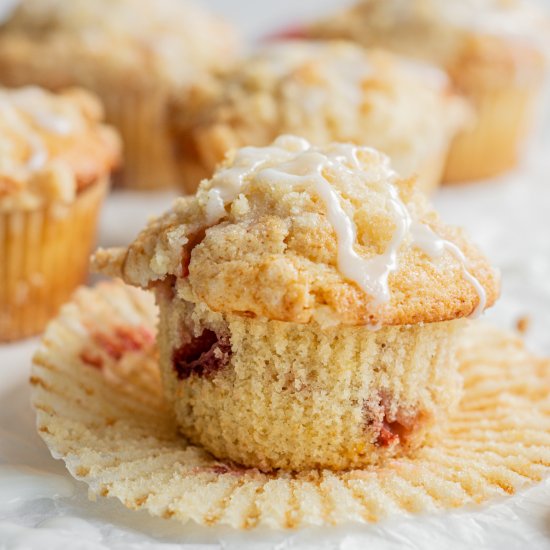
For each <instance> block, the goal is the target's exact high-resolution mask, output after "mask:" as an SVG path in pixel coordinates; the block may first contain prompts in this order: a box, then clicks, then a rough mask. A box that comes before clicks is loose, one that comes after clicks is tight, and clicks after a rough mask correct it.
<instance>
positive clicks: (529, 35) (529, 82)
mask: <svg viewBox="0 0 550 550" xmlns="http://www.w3.org/2000/svg"><path fill="white" fill-rule="evenodd" d="M306 34H308V35H310V36H315V37H321V38H349V39H353V40H355V41H357V42H359V43H361V44H363V45H365V46H368V47H372V46H379V47H384V48H388V49H390V50H392V51H395V52H398V53H402V54H404V55H409V56H413V57H417V58H420V59H423V60H428V61H430V62H433V63H436V64H438V65H439V66H441V67H442V68H444V69H445V70H446V71H447V72H448V73H449V75H450V76H451V79H452V81H453V84H454V85H455V87H456V88H457V90H458V91H460V92H462V93H463V94H464V95H465V96H466V97H467V98H468V99H470V101H471V103H472V105H473V106H474V108H475V110H476V118H475V120H474V122H473V124H472V125H471V126H470V127H469V128H467V129H466V130H465V131H464V132H462V133H461V134H460V135H459V136H458V137H457V138H456V139H455V141H454V143H453V146H452V148H451V152H450V156H449V159H448V161H447V167H446V171H445V180H446V181H467V180H472V179H478V178H484V177H490V176H494V175H497V174H499V173H500V172H502V171H504V170H507V169H509V168H511V167H513V166H514V165H515V164H516V163H517V161H518V155H519V153H520V151H521V145H522V143H523V141H524V137H525V134H526V130H527V129H528V127H529V126H530V123H531V121H532V117H533V110H534V103H535V100H536V98H537V95H538V92H539V89H540V87H541V84H542V82H543V78H544V72H545V64H546V61H547V60H546V59H545V55H546V54H547V52H548V50H549V48H550V42H549V40H548V37H549V36H550V22H549V18H548V13H547V12H544V11H543V10H542V9H539V8H537V6H536V5H535V4H534V3H532V2H531V1H529V0H469V1H464V0H444V1H443V0H406V1H403V0H363V1H362V2H359V3H358V4H357V5H356V6H354V7H352V8H350V9H348V10H347V11H345V12H342V13H340V14H337V15H335V16H334V17H331V18H330V19H327V20H325V21H322V22H320V23H318V24H316V25H314V26H313V27H311V28H310V29H309V30H308V31H307V33H306Z"/></svg>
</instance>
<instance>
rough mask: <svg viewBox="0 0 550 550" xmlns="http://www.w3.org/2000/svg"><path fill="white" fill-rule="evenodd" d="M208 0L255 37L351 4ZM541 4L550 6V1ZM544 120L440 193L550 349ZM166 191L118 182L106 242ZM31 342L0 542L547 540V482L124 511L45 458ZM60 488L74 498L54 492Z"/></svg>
mask: <svg viewBox="0 0 550 550" xmlns="http://www.w3.org/2000/svg"><path fill="white" fill-rule="evenodd" d="M0 3H1V0H0ZM203 3H204V4H207V5H209V6H211V7H212V8H214V9H216V10H217V11H219V12H220V13H222V14H225V15H226V16H227V17H229V18H230V19H232V20H233V21H234V22H235V23H236V24H238V25H239V26H240V27H241V28H242V29H243V30H244V32H245V33H246V34H247V36H248V37H250V38H252V39H255V38H258V37H260V36H262V35H264V34H265V33H266V32H267V31H270V30H277V29H281V28H283V27H285V26H286V25H287V24H288V23H289V22H290V24H293V23H299V22H300V21H302V20H304V19H307V17H308V16H310V15H311V14H312V13H314V14H316V15H317V14H319V13H320V12H323V11H328V10H329V9H330V8H331V7H332V6H334V5H339V6H341V5H344V4H346V2H345V1H340V2H337V1H334V0H301V1H299V2H298V1H296V0H295V1H292V0H277V1H274V2H259V1H254V0H238V1H237V0H234V1H228V0H203ZM347 3H349V2H347ZM546 3H547V4H548V5H550V1H546ZM538 122H539V132H538V135H537V139H535V140H533V143H531V144H530V147H529V150H528V152H527V155H526V159H525V162H524V164H523V165H522V166H521V167H520V168H519V169H518V170H517V171H515V172H514V173H511V174H508V175H506V176H504V177H502V178H499V179H498V180H496V181H493V182H482V183H478V184H475V185H470V186H467V187H454V188H446V189H443V190H442V191H441V192H440V193H439V194H438V195H437V196H436V197H435V202H436V204H437V206H438V208H439V209H440V211H441V212H442V214H443V217H444V218H445V219H446V220H447V221H448V222H450V223H454V224H460V225H463V226H465V227H466V228H467V229H468V230H469V232H470V234H471V235H472V236H473V237H474V240H476V241H477V242H478V244H479V245H480V246H481V247H482V248H483V249H484V250H485V251H486V252H487V254H488V255H489V256H490V257H491V259H492V261H493V263H495V264H496V265H497V266H499V267H500V268H501V270H502V273H503V296H502V299H501V300H500V302H499V304H498V305H497V306H496V307H495V308H493V310H492V311H491V312H490V313H489V314H488V315H487V317H488V318H489V319H490V320H491V321H492V322H494V323H497V324H499V325H502V326H506V327H513V326H514V324H515V321H516V320H517V319H518V318H519V317H521V316H524V315H528V316H529V317H530V319H531V328H530V330H529V332H528V334H527V336H526V338H527V341H528V345H529V346H530V347H531V348H532V349H533V350H536V351H538V352H540V353H546V354H550V214H549V212H550V175H549V174H550V139H549V137H550V136H549V135H548V133H547V132H545V128H544V127H545V126H546V124H544V123H543V119H542V117H540V118H539V121H538ZM545 134H546V135H545ZM170 200H171V197H170V196H169V195H166V194H165V195H154V196H151V195H147V196H146V197H144V196H142V195H139V194H135V193H115V194H114V195H112V196H111V197H110V198H109V200H108V203H107V205H106V208H105V210H104V213H103V216H102V221H101V231H100V242H101V244H103V245H120V244H125V243H127V242H129V241H130V240H131V238H132V237H133V236H134V235H135V233H136V232H137V231H138V230H139V229H140V228H141V227H142V225H143V224H144V223H145V220H146V218H147V216H148V215H150V214H153V213H160V212H161V211H162V210H164V209H165V208H166V207H168V206H169V204H170ZM35 347H36V341H35V340H31V341H28V342H25V343H20V344H16V345H11V346H0V550H4V549H8V548H9V549H15V548H23V547H22V546H14V544H15V542H14V541H16V540H19V541H20V542H21V541H22V540H24V541H25V544H26V546H25V548H40V549H41V550H50V549H51V550H56V549H62V548H75V549H84V550H102V549H105V548H113V549H119V548H120V549H122V548H132V549H136V550H146V549H147V550H149V549H152V548H162V549H163V550H164V549H173V548H174V549H175V548H189V549H190V548H194V549H195V548H197V549H198V548H201V549H204V548H208V549H212V550H213V549H217V548H222V545H223V548H225V549H239V550H240V549H242V548H254V549H260V550H262V549H264V548H265V549H268V548H269V549H271V548H277V549H281V550H282V549H283V548H285V549H286V548H304V549H305V548H312V549H313V548H315V549H317V548H327V549H328V548H341V549H342V550H354V549H363V548H366V547H367V546H368V548H376V549H394V548H408V549H417V548H418V549H423V550H424V549H431V548H434V549H436V548H443V547H444V548H453V549H454V548H456V549H459V548H494V549H497V548H498V549H499V550H508V549H516V548H517V549H520V548H521V549H523V548H527V547H528V548H529V549H535V550H537V549H543V548H550V484H549V483H545V484H541V485H540V486H539V487H536V488H534V489H533V490H530V491H528V492H526V493H524V494H522V495H519V496H517V497H514V498H513V499H507V500H506V501H504V502H501V503H496V504H494V505H492V506H489V507H485V508H483V509H476V510H466V511H461V512H455V513H452V514H445V515H441V516H436V517H425V518H410V519H408V518H405V519H400V520H395V521H392V522H391V524H382V525H379V526H367V527H362V528H353V529H352V528H349V529H344V530H339V531H335V530H331V529H325V530H309V531H300V532H298V533H293V534H286V533H266V532H260V533H256V534H240V533H235V532H231V531H227V530H222V531H219V530H213V529H202V528H198V527H193V526H186V527H181V526H179V525H177V524H174V523H172V522H168V521H163V520H155V519H150V518H149V517H148V516H147V515H146V514H144V513H135V512H129V511H126V510H125V509H124V508H123V507H122V505H120V504H119V503H118V502H115V501H113V502H111V501H101V502H96V503H88V502H87V499H86V490H85V487H84V486H83V485H82V484H80V483H74V482H72V481H71V480H70V478H69V476H68V474H66V473H65V470H64V468H63V466H62V465H61V464H59V463H57V462H56V461H54V460H53V459H51V458H50V457H49V454H48V452H47V450H46V449H45V447H44V445H43V444H42V442H41V441H40V440H39V438H38V436H36V434H35V432H34V416H33V414H32V412H31V410H30V407H29V405H28V388H27V383H26V379H27V377H28V369H29V364H30V357H31V355H32V351H33V349H34V348H35ZM22 466H30V467H33V468H34V470H28V469H22ZM14 467H15V468H16V469H13V468H14ZM25 491H27V494H26V495H25ZM56 494H58V495H59V494H61V495H67V497H66V498H57V499H52V498H51V497H52V496H54V495H56ZM69 495H72V496H69ZM36 497H44V498H36ZM64 516H71V517H76V518H81V519H82V520H83V521H82V523H80V524H76V523H75V522H74V521H73V522H72V523H70V524H66V525H65V526H63V525H60V523H59V519H55V518H59V517H64ZM52 518H54V519H53V520H52ZM45 520H46V523H43V522H44V521H45ZM48 522H49V523H48ZM56 522H57V523H56ZM17 526H19V527H17ZM21 526H24V527H25V530H24V531H19V534H18V535H17V536H15V535H14V534H13V533H15V532H16V530H17V529H21ZM8 533H11V535H9V534H8ZM46 535H48V537H47V538H46ZM10 537H11V538H10ZM10 541H11V542H10ZM199 543H200V546H199ZM183 544H185V546H182V545H183Z"/></svg>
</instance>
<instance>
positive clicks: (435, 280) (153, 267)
mask: <svg viewBox="0 0 550 550" xmlns="http://www.w3.org/2000/svg"><path fill="white" fill-rule="evenodd" d="M197 235H200V238H199V239H197ZM96 266H98V267H100V268H101V269H102V270H103V271H109V272H110V273H111V274H112V273H113V272H115V273H117V272H118V274H119V275H121V276H122V277H123V278H124V279H125V280H126V281H127V282H129V283H130V284H134V285H138V286H143V287H148V286H151V285H154V284H156V283H158V282H159V281H162V280H163V279H165V278H166V277H170V276H175V277H176V278H177V283H176V291H177V293H178V295H179V296H180V297H183V298H184V299H186V300H189V301H192V302H198V301H202V302H204V303H206V304H207V305H208V307H209V308H211V309H212V310H214V311H224V312H234V313H241V314H245V315H250V314H253V315H256V316H261V317H267V318H270V319H276V320H282V321H292V322H299V323H307V322H310V321H313V320H316V321H319V322H321V321H322V323H323V324H325V323H327V322H329V323H330V322H331V321H334V320H335V321H336V322H339V323H347V324H370V325H373V326H378V325H388V324H389V325H392V324H412V323H418V322H435V321H443V320H449V319H454V318H457V317H464V316H468V315H471V314H475V313H480V312H481V311H482V310H483V309H485V307H488V306H489V305H491V304H492V303H493V302H494V300H495V299H496V297H497V294H498V276H497V275H496V273H495V272H494V271H493V270H492V269H491V267H490V266H489V265H488V263H487V261H486V260H485V258H483V256H482V255H481V254H480V253H479V252H478V251H477V250H476V249H475V247H473V246H472V245H471V244H470V243H469V242H468V241H467V240H466V238H465V237H464V236H463V235H462V233H461V232H460V231H458V230H455V229H452V228H447V227H445V226H443V224H441V222H440V221H439V219H438V217H437V215H436V214H435V212H434V211H433V210H431V208H430V207H429V205H428V204H427V203H426V201H425V199H424V198H423V197H422V196H421V195H420V194H417V193H416V191H415V189H414V182H412V181H410V180H402V179H400V178H399V177H398V176H397V174H395V172H394V171H393V170H392V169H391V167H390V165H389V161H388V159H387V157H385V156H384V155H383V154H381V153H379V152H378V151H376V150H374V149H370V148H367V147H358V146H353V145H350V144H332V145H330V146H327V147H314V146H311V145H310V144H309V143H308V142H307V141H306V140H304V139H301V138H297V137H293V136H283V137H281V138H279V139H277V140H276V141H275V142H274V143H273V144H272V145H271V146H269V147H262V148H257V147H245V148H243V149H241V150H239V151H237V152H235V153H233V154H232V155H231V156H230V157H229V158H228V159H227V161H226V162H225V164H224V165H222V166H221V167H220V169H219V170H218V171H217V172H216V174H215V175H214V177H213V178H212V179H211V180H208V181H204V182H203V183H202V184H201V186H200V187H199V189H198V191H197V194H196V195H195V196H194V197H185V198H182V199H179V200H178V201H176V203H175V205H174V207H173V209H172V210H171V211H170V212H168V213H167V214H166V215H164V216H163V217H161V218H159V219H157V220H155V221H153V222H152V223H151V224H150V225H149V227H148V228H147V229H145V231H143V232H142V233H141V235H140V236H139V237H138V239H137V240H136V241H135V242H134V243H133V244H132V245H131V246H130V247H129V248H128V249H127V250H118V251H113V252H105V251H103V252H99V253H98V254H97V256H96Z"/></svg>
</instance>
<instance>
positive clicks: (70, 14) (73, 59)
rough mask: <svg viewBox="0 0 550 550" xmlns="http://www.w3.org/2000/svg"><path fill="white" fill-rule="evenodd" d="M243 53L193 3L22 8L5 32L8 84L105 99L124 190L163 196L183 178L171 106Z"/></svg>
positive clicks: (39, 0)
mask: <svg viewBox="0 0 550 550" xmlns="http://www.w3.org/2000/svg"><path fill="white" fill-rule="evenodd" d="M235 51H236V37H235V35H234V33H233V30H232V29H231V28H230V27H229V26H228V25H227V24H226V23H224V22H222V21H220V20H218V19H217V18H216V17H214V16H212V15H210V14H209V13H205V12H204V11H203V10H202V9H200V8H198V7H196V6H194V5H193V4H191V3H188V2H186V1H185V0H155V1H153V0H94V1H93V2H90V1H89V0H71V1H70V2H67V1H66V0H22V1H21V2H18V3H17V7H16V8H15V9H14V10H13V12H12V14H11V17H9V18H7V20H6V22H5V23H4V24H3V25H2V26H1V27H0V82H3V83H4V84H6V85H9V86H23V85H27V84H38V85H40V86H43V87H45V88H48V89H51V90H58V89H60V88H63V87H67V86H73V85H78V86H84V87H86V88H88V89H90V90H93V91H94V92H96V93H97V94H98V95H99V96H100V97H101V99H102V101H103V102H104V104H105V109H106V115H107V120H108V121H109V122H110V123H111V124H113V125H114V126H116V127H117V129H118V130H119V131H120V133H121V135H122V139H123V142H124V149H125V155H124V157H125V164H124V170H123V172H122V174H120V176H119V178H118V179H117V181H120V182H121V183H122V184H123V185H125V186H128V187H134V188H138V189H145V188H152V189H156V188H162V187H167V186H170V185H174V184H175V183H176V182H177V178H178V176H177V171H176V169H175V166H174V160H173V155H172V152H171V144H170V139H169V136H168V133H167V125H166V110H167V97H168V96H169V94H170V93H172V92H173V91H174V90H176V89H180V88H182V87H183V88H184V87H186V86H187V85H189V83H190V82H192V81H193V80H194V79H195V78H197V74H200V73H202V72H203V71H209V70H216V69H219V68H220V67H225V66H227V64H228V63H230V61H231V59H232V57H233V56H234V55H235Z"/></svg>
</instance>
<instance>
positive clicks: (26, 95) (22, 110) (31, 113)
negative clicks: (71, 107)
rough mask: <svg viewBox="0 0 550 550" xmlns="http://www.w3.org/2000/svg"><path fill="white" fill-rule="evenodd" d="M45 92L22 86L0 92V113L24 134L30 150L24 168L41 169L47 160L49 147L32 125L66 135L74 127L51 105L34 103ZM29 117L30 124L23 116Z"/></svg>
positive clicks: (42, 98) (42, 97) (15, 128)
mask: <svg viewBox="0 0 550 550" xmlns="http://www.w3.org/2000/svg"><path fill="white" fill-rule="evenodd" d="M45 96H46V94H45V93H44V92H42V91H41V90H40V89H39V88H33V87H28V88H22V89H19V90H10V91H2V92H0V116H3V117H5V119H6V120H7V121H8V123H9V124H10V126H11V127H12V128H13V129H14V130H15V131H16V132H17V133H19V134H21V135H22V136H24V137H25V138H26V140H27V144H28V146H29V150H30V154H29V157H28V159H27V162H26V168H27V169H28V170H30V171H36V170H40V169H41V168H42V167H43V166H44V165H45V164H46V162H47V160H48V150H47V148H46V145H45V144H44V140H43V139H42V137H41V135H40V133H39V132H37V131H36V130H35V129H33V127H32V125H33V124H34V125H35V126H38V127H39V128H42V129H43V130H45V131H47V132H50V133H52V134H57V135H68V134H70V133H71V131H72V130H73V127H72V122H71V121H70V120H69V119H68V118H67V117H65V116H63V115H61V114H59V113H54V112H53V111H52V108H51V107H48V108H46V109H40V108H37V106H36V105H35V103H38V104H40V102H43V100H44V97H45ZM25 116H26V117H29V118H30V119H31V124H29V123H28V122H27V121H26V120H25V118H24V117H25Z"/></svg>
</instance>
